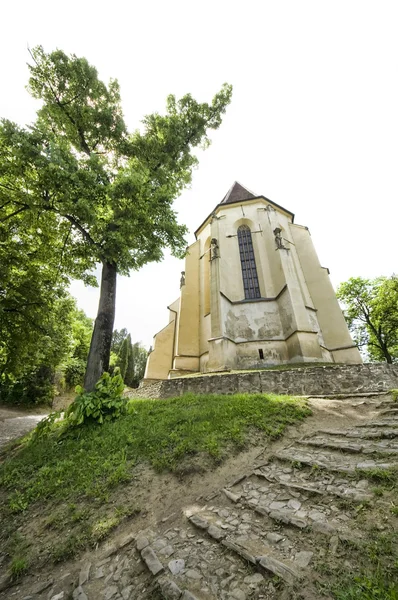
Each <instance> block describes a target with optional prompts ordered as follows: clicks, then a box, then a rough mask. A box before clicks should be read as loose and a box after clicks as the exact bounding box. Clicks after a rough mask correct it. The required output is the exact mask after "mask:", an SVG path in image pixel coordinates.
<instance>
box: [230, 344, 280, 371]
mask: <svg viewBox="0 0 398 600" xmlns="http://www.w3.org/2000/svg"><path fill="white" fill-rule="evenodd" d="M259 350H262V351H263V356H264V358H263V359H261V358H260V354H259ZM236 357H237V362H236V368H238V369H261V368H264V367H265V366H268V365H278V364H283V363H287V362H288V360H289V355H288V352H287V346H286V342H285V341H281V340H272V341H264V340H260V341H256V342H242V343H239V344H236Z"/></svg>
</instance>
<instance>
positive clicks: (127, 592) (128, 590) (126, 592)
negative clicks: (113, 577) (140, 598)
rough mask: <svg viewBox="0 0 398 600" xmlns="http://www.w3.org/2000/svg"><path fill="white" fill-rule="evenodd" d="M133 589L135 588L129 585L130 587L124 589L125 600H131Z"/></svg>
mask: <svg viewBox="0 0 398 600" xmlns="http://www.w3.org/2000/svg"><path fill="white" fill-rule="evenodd" d="M133 589H134V586H133V585H129V586H128V587H126V588H124V590H122V597H123V600H130V596H131V592H132V591H133Z"/></svg>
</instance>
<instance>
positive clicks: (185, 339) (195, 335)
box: [176, 241, 200, 362]
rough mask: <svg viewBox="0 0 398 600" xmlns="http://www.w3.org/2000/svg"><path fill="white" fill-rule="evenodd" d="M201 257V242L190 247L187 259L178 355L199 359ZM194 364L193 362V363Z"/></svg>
mask: <svg viewBox="0 0 398 600" xmlns="http://www.w3.org/2000/svg"><path fill="white" fill-rule="evenodd" d="M199 256H200V242H199V241H196V242H195V243H194V244H192V245H191V246H189V248H188V254H187V256H186V258H185V285H183V286H182V287H181V301H180V315H179V323H178V343H177V347H176V354H177V356H180V357H189V358H192V357H195V358H196V360H197V361H198V359H199V308H200V306H199V301H200V295H199ZM191 362H192V361H191Z"/></svg>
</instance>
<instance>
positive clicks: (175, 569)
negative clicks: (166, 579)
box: [168, 558, 185, 575]
mask: <svg viewBox="0 0 398 600" xmlns="http://www.w3.org/2000/svg"><path fill="white" fill-rule="evenodd" d="M168 567H169V569H170V572H171V573H172V574H173V575H178V574H179V573H181V571H183V570H184V569H185V560H184V559H182V558H177V559H176V560H171V561H170V562H169V564H168Z"/></svg>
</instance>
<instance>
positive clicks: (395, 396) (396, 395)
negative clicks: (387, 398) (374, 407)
mask: <svg viewBox="0 0 398 600" xmlns="http://www.w3.org/2000/svg"><path fill="white" fill-rule="evenodd" d="M390 394H391V396H392V399H393V401H394V402H398V390H390Z"/></svg>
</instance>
